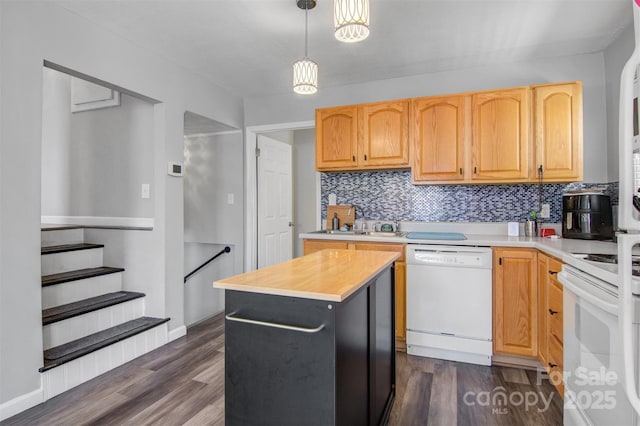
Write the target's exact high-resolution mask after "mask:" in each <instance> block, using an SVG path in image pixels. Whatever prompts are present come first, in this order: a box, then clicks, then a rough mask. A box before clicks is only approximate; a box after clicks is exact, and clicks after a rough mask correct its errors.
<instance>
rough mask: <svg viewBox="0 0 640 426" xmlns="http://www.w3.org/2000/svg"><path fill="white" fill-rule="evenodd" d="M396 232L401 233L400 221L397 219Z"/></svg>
mask: <svg viewBox="0 0 640 426" xmlns="http://www.w3.org/2000/svg"><path fill="white" fill-rule="evenodd" d="M395 222H396V232H400V219H396V220H395Z"/></svg>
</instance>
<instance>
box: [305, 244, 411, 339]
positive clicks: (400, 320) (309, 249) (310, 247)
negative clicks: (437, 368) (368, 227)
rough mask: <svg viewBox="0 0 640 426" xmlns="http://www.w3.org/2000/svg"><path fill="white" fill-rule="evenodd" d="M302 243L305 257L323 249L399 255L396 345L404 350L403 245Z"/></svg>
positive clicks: (405, 286) (405, 310)
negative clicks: (389, 252)
mask: <svg viewBox="0 0 640 426" xmlns="http://www.w3.org/2000/svg"><path fill="white" fill-rule="evenodd" d="M302 243H303V250H304V254H305V255H307V254H311V253H314V252H316V251H319V250H324V249H349V250H372V251H393V252H396V253H400V257H399V258H398V260H396V264H395V287H396V288H395V297H396V345H397V348H398V349H406V346H405V340H406V329H407V319H406V318H407V317H406V312H407V308H406V306H407V263H406V261H405V245H404V244H398V243H378V242H360V241H337V240H309V239H305V240H303V241H302Z"/></svg>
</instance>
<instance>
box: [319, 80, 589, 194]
mask: <svg viewBox="0 0 640 426" xmlns="http://www.w3.org/2000/svg"><path fill="white" fill-rule="evenodd" d="M582 143H583V141H582V84H581V83H580V82H579V81H577V82H569V83H559V84H544V85H536V86H523V87H514V88H507V89H499V90H487V91H482V92H468V93H460V94H452V95H444V96H430V97H423V98H414V99H401V100H395V101H387V102H376V103H369V104H361V105H349V106H341V107H335V108H323V109H318V110H316V169H317V170H319V171H347V170H376V169H396V168H409V167H411V169H412V180H413V183H415V184H434V183H443V184H447V183H450V184H460V183H467V184H471V183H479V184H483V183H518V182H536V181H537V179H538V169H539V168H540V167H542V169H543V171H544V173H543V178H544V181H546V182H571V181H579V180H582V178H583V171H582V168H583V165H582V163H583V148H582Z"/></svg>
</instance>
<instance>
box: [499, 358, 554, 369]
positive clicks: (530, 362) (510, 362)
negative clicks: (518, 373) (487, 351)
mask: <svg viewBox="0 0 640 426" xmlns="http://www.w3.org/2000/svg"><path fill="white" fill-rule="evenodd" d="M491 364H492V365H499V366H501V367H513V368H524V369H525V370H538V369H540V368H544V367H542V364H540V361H539V360H538V359H535V358H524V357H519V356H510V355H495V354H494V355H493V356H492V357H491Z"/></svg>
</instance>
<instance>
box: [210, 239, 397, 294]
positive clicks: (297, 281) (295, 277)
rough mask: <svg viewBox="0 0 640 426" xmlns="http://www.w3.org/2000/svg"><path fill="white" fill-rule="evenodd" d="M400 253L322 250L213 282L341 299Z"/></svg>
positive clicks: (228, 286) (265, 291)
mask: <svg viewBox="0 0 640 426" xmlns="http://www.w3.org/2000/svg"><path fill="white" fill-rule="evenodd" d="M398 257H400V253H393V252H382V251H368V250H366V251H365V250H362V251H360V250H334V249H328V250H322V251H319V252H316V253H313V254H309V255H307V256H302V257H298V258H296V259H292V260H289V261H287V262H283V263H279V264H277V265H272V266H267V267H265V268H261V269H258V270H255V271H251V272H246V273H244V274H240V275H235V276H233V277H229V278H225V279H222V280H218V281H215V282H214V283H213V286H214V287H216V288H222V289H225V290H236V291H246V292H251V293H262V294H272V295H278V296H291V297H301V298H305V299H316V300H327V301H333V302H342V301H343V300H345V299H347V298H348V297H349V296H350V295H351V294H353V293H355V292H356V291H357V290H358V289H359V288H360V287H362V286H363V285H365V284H367V283H368V282H369V280H371V279H372V278H374V277H375V276H376V275H378V274H379V273H380V272H382V271H383V270H384V269H386V268H388V267H389V266H390V265H391V264H392V263H393V262H394V261H395V260H396V259H397V258H398Z"/></svg>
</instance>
